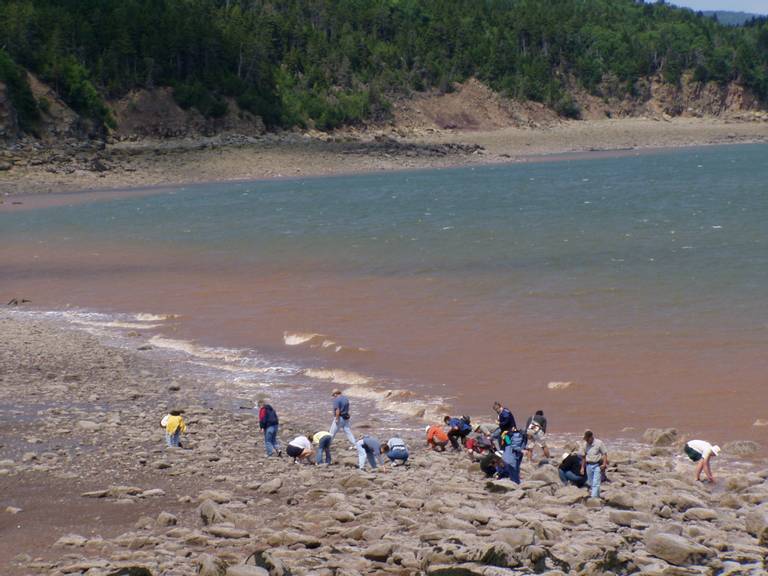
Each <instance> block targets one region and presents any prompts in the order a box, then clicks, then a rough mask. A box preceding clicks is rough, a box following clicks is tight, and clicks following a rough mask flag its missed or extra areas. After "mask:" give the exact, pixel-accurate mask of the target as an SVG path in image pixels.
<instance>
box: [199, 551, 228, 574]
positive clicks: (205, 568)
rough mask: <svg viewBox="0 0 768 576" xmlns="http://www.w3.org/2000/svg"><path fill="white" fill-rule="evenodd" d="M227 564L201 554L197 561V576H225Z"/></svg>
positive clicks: (208, 555)
mask: <svg viewBox="0 0 768 576" xmlns="http://www.w3.org/2000/svg"><path fill="white" fill-rule="evenodd" d="M226 573H227V563H226V562H224V561H223V560H221V559H219V558H215V557H214V556H211V555H210V554H203V555H201V556H200V558H198V560H197V575H198V576H225V575H226Z"/></svg>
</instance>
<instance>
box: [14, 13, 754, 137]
mask: <svg viewBox="0 0 768 576" xmlns="http://www.w3.org/2000/svg"><path fill="white" fill-rule="evenodd" d="M22 69H28V70H30V71H32V72H34V73H35V74H38V75H39V76H40V77H41V78H42V79H43V80H45V81H46V82H48V83H50V84H52V85H53V86H54V88H55V89H56V90H57V92H58V93H59V94H60V95H61V96H62V98H63V99H64V100H65V101H66V102H67V103H68V104H69V105H70V106H71V107H72V108H73V109H75V110H76V111H77V112H79V113H80V114H82V115H84V116H87V117H90V118H93V119H95V120H97V121H99V122H101V123H103V124H105V125H108V126H109V125H114V120H113V118H112V117H111V114H110V111H109V109H108V107H107V106H105V104H104V98H105V97H106V98H114V97H119V96H121V95H123V94H125V93H126V92H128V91H129V90H132V89H135V88H153V87H156V86H171V87H173V88H174V95H175V96H174V97H175V98H176V100H177V102H178V103H179V105H181V106H182V107H184V108H190V107H194V108H196V109H197V110H199V111H200V112H201V113H202V114H204V115H206V116H209V117H216V116H221V115H224V114H226V112H227V101H226V99H225V98H234V99H235V100H236V101H237V103H238V105H239V106H240V107H241V108H242V109H244V110H247V111H249V112H252V113H254V114H257V115H259V116H261V117H262V118H263V119H264V121H265V123H266V124H267V126H269V127H290V126H309V125H312V126H315V127H317V128H320V129H323V130H327V129H332V128H335V127H337V126H340V125H345V124H354V123H356V122H360V121H363V120H367V119H372V118H373V119H375V118H377V117H384V116H386V115H387V113H388V111H389V100H390V99H391V97H392V96H393V95H396V94H407V93H409V92H410V91H421V90H426V89H438V90H443V91H448V90H450V89H451V86H452V85H453V83H455V82H457V81H463V80H466V79H467V78H469V77H471V76H475V77H478V78H479V79H481V80H482V81H484V82H486V83H487V84H489V85H490V86H491V87H492V88H494V89H495V90H497V91H499V92H501V93H502V94H504V95H506V96H509V97H512V98H516V99H521V100H535V101H538V102H542V103H545V104H546V105H548V106H550V107H552V108H554V109H555V110H557V111H558V112H559V113H560V114H562V115H565V116H572V117H578V115H579V109H578V106H577V104H576V103H575V102H574V100H573V99H572V97H571V96H570V94H569V91H568V86H569V82H574V81H575V82H577V83H579V84H580V85H581V86H583V87H584V88H585V89H587V90H588V91H589V92H591V93H593V94H595V95H598V96H600V95H602V96H605V95H606V94H605V93H604V92H605V85H606V83H605V82H604V80H605V79H606V78H610V79H611V80H612V82H611V86H612V87H613V88H612V90H613V91H614V92H615V91H616V90H618V91H619V92H620V94H619V95H626V94H634V93H635V90H636V89H637V82H638V80H640V79H643V78H648V77H650V76H653V75H657V74H660V75H661V76H662V77H663V79H664V81H665V82H668V83H672V84H674V83H678V82H680V79H681V77H682V75H683V74H684V73H686V72H690V73H692V74H693V75H694V78H695V79H696V80H698V81H716V82H719V83H723V84H725V83H728V82H731V81H737V82H740V83H742V84H743V85H745V86H746V87H747V88H749V89H750V90H752V91H753V92H754V93H755V94H756V95H757V96H758V97H759V98H761V99H763V100H764V101H768V20H766V19H758V20H753V21H751V22H750V23H749V24H748V25H746V26H743V27H726V26H722V25H720V24H718V23H717V22H716V21H715V20H713V19H710V18H706V17H704V16H702V15H701V14H696V13H694V12H692V11H690V10H684V9H679V8H675V7H672V6H669V5H667V4H665V3H664V2H658V3H652V4H651V3H644V2H643V1H642V0H547V1H546V2H544V1H541V0H4V1H3V2H2V3H1V4H0V80H3V81H4V82H5V83H6V84H7V85H9V87H10V90H9V91H10V94H11V97H12V99H13V100H14V102H15V103H16V102H18V103H19V105H18V106H17V108H18V110H19V116H20V122H21V123H22V125H24V126H27V127H29V126H33V125H34V122H35V121H36V118H37V115H38V114H39V106H41V105H42V106H44V105H45V103H40V102H35V100H34V98H31V95H30V93H29V90H28V86H26V82H25V78H24V74H22V73H21V71H22ZM614 95H615V94H614Z"/></svg>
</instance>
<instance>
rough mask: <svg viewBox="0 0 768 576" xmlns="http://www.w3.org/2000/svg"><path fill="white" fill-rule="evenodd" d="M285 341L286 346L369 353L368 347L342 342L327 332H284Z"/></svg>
mask: <svg viewBox="0 0 768 576" xmlns="http://www.w3.org/2000/svg"><path fill="white" fill-rule="evenodd" d="M283 343H284V344H285V345H286V346H307V347H309V348H314V349H320V350H325V351H331V352H337V353H344V354H368V353H370V352H371V350H369V349H368V348H360V347H357V346H348V345H346V344H341V343H339V342H337V341H336V340H333V339H332V338H331V337H329V336H326V335H325V334H319V333H316V332H283Z"/></svg>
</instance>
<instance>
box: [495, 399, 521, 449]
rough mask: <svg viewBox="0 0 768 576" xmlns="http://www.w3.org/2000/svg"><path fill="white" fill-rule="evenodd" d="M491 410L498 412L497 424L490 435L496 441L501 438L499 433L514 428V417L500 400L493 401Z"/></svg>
mask: <svg viewBox="0 0 768 576" xmlns="http://www.w3.org/2000/svg"><path fill="white" fill-rule="evenodd" d="M493 410H494V412H496V414H498V417H499V420H498V422H499V426H498V429H497V430H496V431H495V432H494V433H493V435H492V436H493V439H494V440H495V441H496V442H499V441H500V440H501V435H502V434H503V433H504V432H509V431H510V430H512V428H515V426H516V423H515V417H514V415H513V414H512V411H511V410H510V409H509V408H505V407H504V406H502V404H501V402H498V401H496V402H494V403H493Z"/></svg>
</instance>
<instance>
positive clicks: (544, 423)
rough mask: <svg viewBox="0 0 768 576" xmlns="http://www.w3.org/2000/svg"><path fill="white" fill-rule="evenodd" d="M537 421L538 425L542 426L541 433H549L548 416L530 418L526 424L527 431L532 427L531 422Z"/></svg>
mask: <svg viewBox="0 0 768 576" xmlns="http://www.w3.org/2000/svg"><path fill="white" fill-rule="evenodd" d="M534 420H535V421H536V423H537V424H538V425H539V426H541V431H542V432H544V434H546V433H547V418H546V416H529V417H528V421H527V422H526V423H525V429H526V430H528V427H529V426H530V425H531V422H533V421H534Z"/></svg>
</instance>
